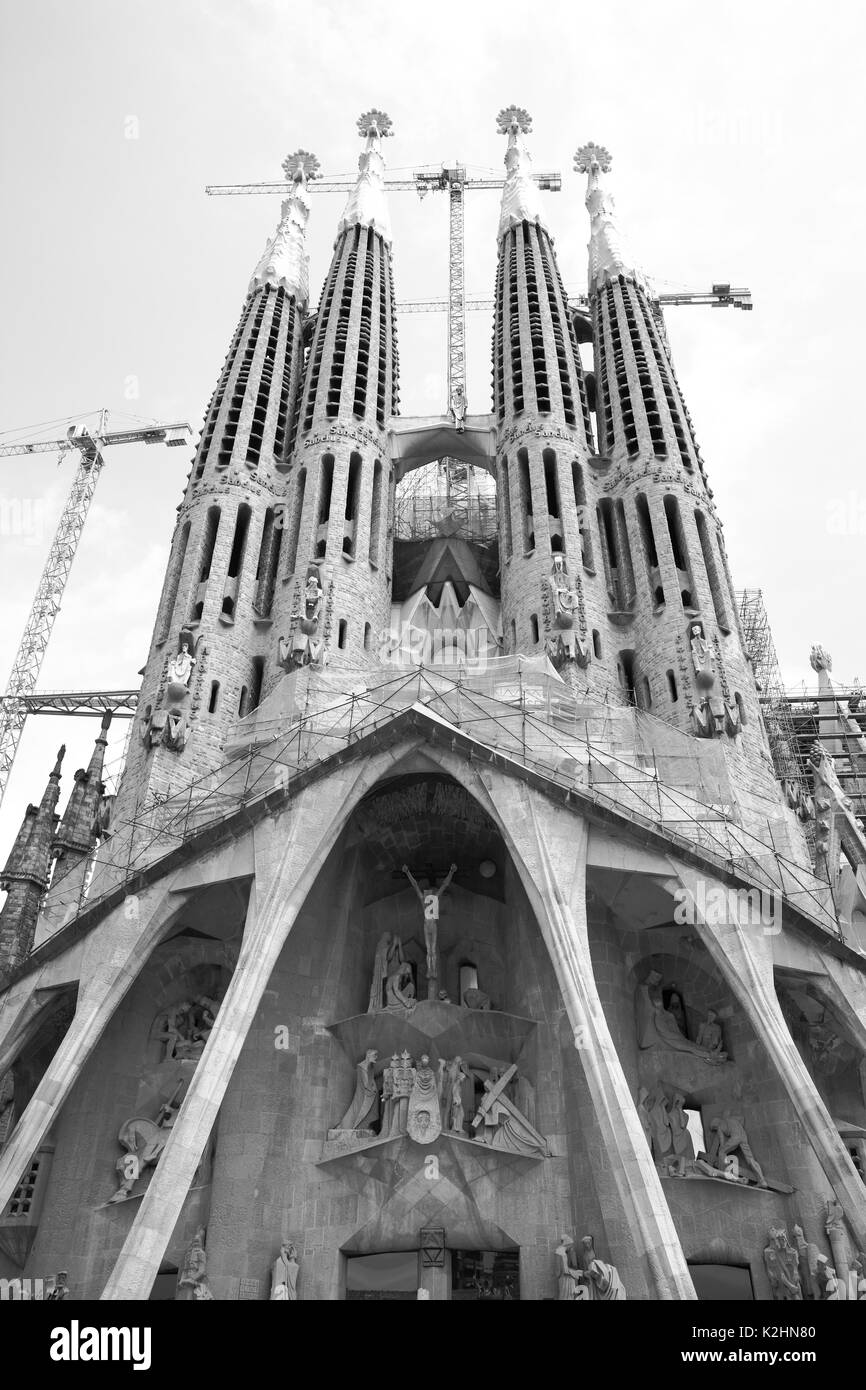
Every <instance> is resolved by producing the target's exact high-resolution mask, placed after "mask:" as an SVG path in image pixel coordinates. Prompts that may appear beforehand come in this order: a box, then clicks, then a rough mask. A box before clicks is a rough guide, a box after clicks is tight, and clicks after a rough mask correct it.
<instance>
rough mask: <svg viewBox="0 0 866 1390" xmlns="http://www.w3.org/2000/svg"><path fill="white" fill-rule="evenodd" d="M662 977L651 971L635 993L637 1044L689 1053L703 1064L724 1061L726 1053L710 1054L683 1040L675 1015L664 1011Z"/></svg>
mask: <svg viewBox="0 0 866 1390" xmlns="http://www.w3.org/2000/svg"><path fill="white" fill-rule="evenodd" d="M661 981H662V977H661V975H660V974H659V972H658V971H657V970H651V971H650V973H649V974H648V975H647V977H646V979H645V980H644V981H643V983H642V984H639V985H638V987H637V991H636V993H635V1023H636V1027H637V1045H638V1047H640V1048H642V1049H646V1048H649V1047H665V1048H668V1049H670V1050H671V1051H672V1052H689V1053H691V1054H692V1056H694V1057H702V1058H703V1059H704V1061H705V1062H726V1061H727V1053H726V1052H715V1051H713V1052H710V1051H709V1050H708V1049H707V1048H705V1047H699V1046H698V1044H697V1043H693V1042H689V1040H688V1038H684V1037H683V1035H682V1033H681V1031H680V1027H679V1024H678V1023H677V1021H676V1019H675V1018H674V1015H673V1014H672V1013H671V1012H670V1011H669V1010H668V1009H666V1008H665V1006H664V1003H663V1001H662V992H661Z"/></svg>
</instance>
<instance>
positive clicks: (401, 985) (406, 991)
mask: <svg viewBox="0 0 866 1390" xmlns="http://www.w3.org/2000/svg"><path fill="white" fill-rule="evenodd" d="M415 1003H416V1000H415V983H414V981H413V979H412V967H411V965H410V964H409V962H408V961H403V963H402V964H401V965H398V966H397V969H396V970H392V972H391V974H390V975H389V976H388V978H387V980H386V981H385V1008H386V1009H390V1010H391V1011H392V1012H400V1013H403V1012H405V1011H406V1010H407V1009H408V1010H410V1011H411V1010H412V1009H414V1007H415Z"/></svg>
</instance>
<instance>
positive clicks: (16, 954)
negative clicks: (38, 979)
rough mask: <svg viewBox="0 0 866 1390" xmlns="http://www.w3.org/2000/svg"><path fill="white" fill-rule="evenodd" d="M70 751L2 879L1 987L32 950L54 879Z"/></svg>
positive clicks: (30, 816) (28, 815)
mask: <svg viewBox="0 0 866 1390" xmlns="http://www.w3.org/2000/svg"><path fill="white" fill-rule="evenodd" d="M65 752H66V748H65V747H62V748H61V749H60V751H59V753H58V754H57V761H56V763H55V764H54V768H53V770H52V772H51V774H50V776H49V778H48V785H47V786H46V788H45V791H44V793H43V796H42V800H41V801H40V803H39V806H38V807H36V806H28V807H27V811H26V812H25V815H24V822H23V824H22V826H21V829H20V831H19V832H18V835H17V836H16V839H15V844H14V846H13V848H12V853H11V854H10V856H9V859H8V861H7V863H6V867H5V868H4V870H3V873H2V875H0V886H2V887H3V888H5V889H6V890H7V892H8V896H7V898H6V901H5V903H4V904H3V907H2V909H0V983H2V981H3V979H4V977H5V975H6V973H7V971H9V970H14V969H15V967H16V966H17V965H20V963H21V961H22V960H24V958H25V956H27V955H28V954H29V952H30V950H31V949H32V946H33V937H34V934H35V931H36V922H37V919H38V916H39V904H40V902H41V900H42V895H43V893H44V892H45V889H46V888H47V887H48V880H49V878H50V876H51V860H52V854H53V851H52V848H51V846H52V841H53V839H54V826H55V823H56V821H57V815H56V813H55V810H54V808H55V806H56V805H57V798H58V796H59V795H60V764H61V763H62V762H63V755H64V753H65Z"/></svg>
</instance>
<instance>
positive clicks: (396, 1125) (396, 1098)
mask: <svg viewBox="0 0 866 1390" xmlns="http://www.w3.org/2000/svg"><path fill="white" fill-rule="evenodd" d="M431 1076H432V1072H431ZM382 1081H383V1087H382V1096H381V1099H382V1101H383V1104H384V1106H385V1111H384V1113H385V1114H386V1115H387V1120H388V1130H387V1133H386V1132H385V1126H384V1123H383V1125H382V1128H381V1130H380V1131H379V1133H380V1137H381V1138H383V1139H385V1138H387V1139H394V1138H396V1137H397V1136H398V1135H400V1134H405V1133H406V1127H407V1124H408V1120H409V1097H410V1095H411V1094H412V1087H413V1085H414V1082H415V1068H414V1067H413V1065H412V1058H411V1057H410V1056H409V1053H408V1052H407V1051H406V1050H405V1049H404V1050H403V1052H402V1053H401V1055H400V1056H399V1057H398V1056H397V1053H396V1052H395V1053H394V1055H393V1056H392V1058H391V1064H390V1066H388V1067H386V1068H385V1071H384V1073H383V1076H382Z"/></svg>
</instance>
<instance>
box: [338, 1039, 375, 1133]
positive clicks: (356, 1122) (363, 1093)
mask: <svg viewBox="0 0 866 1390" xmlns="http://www.w3.org/2000/svg"><path fill="white" fill-rule="evenodd" d="M378 1060H379V1054H378V1052H377V1051H376V1049H375V1048H374V1047H368V1048H367V1051H366V1052H365V1053H364V1059H363V1061H361V1062H359V1063H358V1065H357V1066H356V1068H355V1093H354V1095H353V1096H352V1103H351V1105H350V1106H349V1108H348V1110H347V1111H346V1113H345V1115H344V1116H343V1118H342V1120H341V1121H340V1123H339V1124H338V1125H337V1129H338V1130H340V1129H353V1130H362V1129H369V1128H370V1126H371V1125H372V1123H373V1121H374V1120H378V1118H379V1086H378V1082H377V1081H376V1078H375V1076H374V1075H373V1069H374V1067H375V1065H376V1063H377V1062H378Z"/></svg>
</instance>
